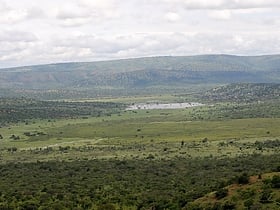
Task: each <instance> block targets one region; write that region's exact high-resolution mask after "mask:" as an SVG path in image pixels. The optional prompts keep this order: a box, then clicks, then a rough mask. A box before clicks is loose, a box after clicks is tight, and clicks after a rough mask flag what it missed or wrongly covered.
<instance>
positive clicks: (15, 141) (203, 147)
mask: <svg viewBox="0 0 280 210" xmlns="http://www.w3.org/2000/svg"><path fill="white" fill-rule="evenodd" d="M211 111H213V108H212V107H211V106H210V107H207V106H205V107H194V108H188V109H178V110H137V111H123V112H121V113H119V114H114V115H111V116H103V117H89V118H86V119H85V118H80V119H68V120H63V119H62V120H34V121H33V122H32V123H28V124H24V123H19V124H14V125H10V126H8V127H2V128H0V134H1V135H2V138H3V139H1V145H0V151H1V156H2V159H3V161H13V160H18V161H23V160H24V161H31V162H32V161H37V160H53V159H64V160H73V159H84V158H87V159H95V158H106V159H108V158H118V159H119V158H120V159H123V158H126V159H131V158H140V159H145V158H152V159H154V158H157V159H162V158H174V157H176V156H180V157H198V156H204V157H205V156H219V157H223V156H229V157H235V156H239V155H246V154H247V155H248V154H254V153H261V154H273V153H275V152H278V151H279V149H278V148H273V147H272V148H270V147H267V148H262V149H260V148H259V147H258V145H257V143H258V142H266V141H274V142H278V139H279V138H280V130H279V124H280V118H249V119H225V120H217V119H216V120H198V119H197V120H191V119H192V118H193V117H194V116H195V115H196V114H195V113H197V112H201V113H205V114H207V113H208V112H211ZM11 150H12V151H11ZM14 150H16V151H14ZM30 152H33V153H34V154H33V155H32V156H30Z"/></svg>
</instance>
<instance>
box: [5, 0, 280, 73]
mask: <svg viewBox="0 0 280 210" xmlns="http://www.w3.org/2000/svg"><path fill="white" fill-rule="evenodd" d="M279 52H280V1H279V0H0V68H3V67H11V66H22V65H33V64H43V63H57V62H70V61H96V60H108V59H118V58H131V57H143V56H160V55H197V54H236V55H262V54H278V53H279Z"/></svg>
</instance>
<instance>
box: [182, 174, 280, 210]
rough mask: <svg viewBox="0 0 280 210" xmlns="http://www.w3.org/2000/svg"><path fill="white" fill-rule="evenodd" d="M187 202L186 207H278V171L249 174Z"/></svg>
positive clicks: (279, 183) (279, 203) (279, 191)
mask: <svg viewBox="0 0 280 210" xmlns="http://www.w3.org/2000/svg"><path fill="white" fill-rule="evenodd" d="M248 181H249V182H248V183H246V184H232V185H230V186H227V187H225V188H223V189H220V190H218V191H216V192H212V193H210V194H207V195H206V196H204V197H202V198H199V199H197V200H196V201H194V202H191V203H189V204H188V206H187V208H186V209H189V210H191V209H237V210H239V209H240V210H242V209H263V210H265V209H271V210H273V209H275V210H276V209H279V206H280V190H279V189H280V188H279V187H280V172H274V173H267V174H263V175H259V176H251V177H250V178H249V180H248Z"/></svg>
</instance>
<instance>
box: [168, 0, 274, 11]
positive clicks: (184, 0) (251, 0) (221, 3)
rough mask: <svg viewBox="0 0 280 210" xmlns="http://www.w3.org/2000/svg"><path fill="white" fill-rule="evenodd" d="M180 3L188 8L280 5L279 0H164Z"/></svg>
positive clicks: (235, 7) (243, 7) (245, 7)
mask: <svg viewBox="0 0 280 210" xmlns="http://www.w3.org/2000/svg"><path fill="white" fill-rule="evenodd" d="M164 1H165V2H168V3H170V4H174V3H175V4H180V5H182V6H183V7H185V8H186V9H215V10H217V9H222V10H223V9H251V8H275V7H280V2H279V1H277V0H211V1H210V0H164Z"/></svg>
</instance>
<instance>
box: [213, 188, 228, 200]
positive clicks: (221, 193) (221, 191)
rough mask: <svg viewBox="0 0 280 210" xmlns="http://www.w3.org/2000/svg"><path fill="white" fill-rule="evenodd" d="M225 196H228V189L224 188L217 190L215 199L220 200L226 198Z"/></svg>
mask: <svg viewBox="0 0 280 210" xmlns="http://www.w3.org/2000/svg"><path fill="white" fill-rule="evenodd" d="M227 195H228V189H226V188H222V189H219V190H218V191H217V192H216V193H215V196H216V198H217V199H222V198H224V197H226V196H227Z"/></svg>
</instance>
